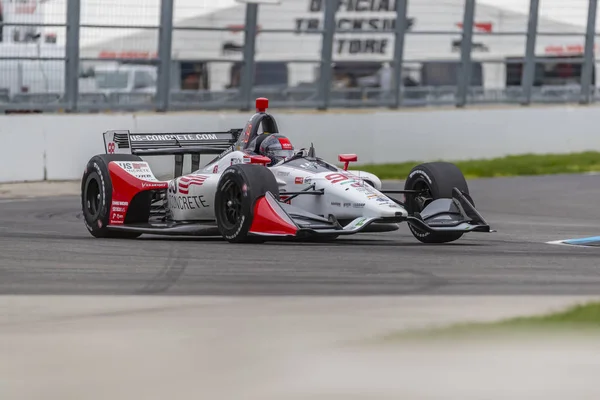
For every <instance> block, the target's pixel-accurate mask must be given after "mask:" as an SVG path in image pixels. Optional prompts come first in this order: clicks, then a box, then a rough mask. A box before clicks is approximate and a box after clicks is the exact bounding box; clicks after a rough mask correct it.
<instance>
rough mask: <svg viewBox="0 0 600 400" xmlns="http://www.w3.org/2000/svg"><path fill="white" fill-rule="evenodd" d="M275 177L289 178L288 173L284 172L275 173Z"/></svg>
mask: <svg viewBox="0 0 600 400" xmlns="http://www.w3.org/2000/svg"><path fill="white" fill-rule="evenodd" d="M275 175H276V176H290V173H289V172H286V171H277V173H276V174H275Z"/></svg>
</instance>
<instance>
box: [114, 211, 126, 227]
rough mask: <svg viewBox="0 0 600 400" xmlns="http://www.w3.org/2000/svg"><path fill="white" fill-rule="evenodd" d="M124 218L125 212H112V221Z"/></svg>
mask: <svg viewBox="0 0 600 400" xmlns="http://www.w3.org/2000/svg"><path fill="white" fill-rule="evenodd" d="M124 220H125V214H123V213H116V212H114V213H113V214H112V221H111V222H112V223H113V224H114V223H122V222H123V221H124Z"/></svg>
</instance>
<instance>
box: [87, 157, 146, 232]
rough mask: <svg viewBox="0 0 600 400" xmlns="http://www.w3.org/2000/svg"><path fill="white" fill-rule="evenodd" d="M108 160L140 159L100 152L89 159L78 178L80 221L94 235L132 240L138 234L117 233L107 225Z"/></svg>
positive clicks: (110, 198) (110, 191)
mask: <svg viewBox="0 0 600 400" xmlns="http://www.w3.org/2000/svg"><path fill="white" fill-rule="evenodd" d="M111 161H143V160H142V159H141V158H140V157H138V156H134V155H131V154H100V155H97V156H94V157H92V158H91V159H90V161H89V162H88V164H87V166H86V168H85V171H84V173H83V177H82V179H81V210H82V212H83V221H84V223H85V226H86V228H87V229H88V231H89V232H90V233H91V234H92V236H94V237H96V238H114V239H135V238H137V237H139V236H140V235H141V233H132V232H117V231H112V230H110V229H108V228H107V226H108V224H109V223H110V206H111V204H112V191H113V186H112V182H111V180H110V173H109V171H108V163H110V162H111ZM128 213H129V211H128Z"/></svg>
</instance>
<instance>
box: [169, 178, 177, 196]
mask: <svg viewBox="0 0 600 400" xmlns="http://www.w3.org/2000/svg"><path fill="white" fill-rule="evenodd" d="M168 192H169V193H172V194H175V193H177V181H176V180H172V181H169V190H168Z"/></svg>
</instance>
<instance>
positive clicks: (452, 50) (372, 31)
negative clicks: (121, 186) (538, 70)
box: [2, 0, 585, 90]
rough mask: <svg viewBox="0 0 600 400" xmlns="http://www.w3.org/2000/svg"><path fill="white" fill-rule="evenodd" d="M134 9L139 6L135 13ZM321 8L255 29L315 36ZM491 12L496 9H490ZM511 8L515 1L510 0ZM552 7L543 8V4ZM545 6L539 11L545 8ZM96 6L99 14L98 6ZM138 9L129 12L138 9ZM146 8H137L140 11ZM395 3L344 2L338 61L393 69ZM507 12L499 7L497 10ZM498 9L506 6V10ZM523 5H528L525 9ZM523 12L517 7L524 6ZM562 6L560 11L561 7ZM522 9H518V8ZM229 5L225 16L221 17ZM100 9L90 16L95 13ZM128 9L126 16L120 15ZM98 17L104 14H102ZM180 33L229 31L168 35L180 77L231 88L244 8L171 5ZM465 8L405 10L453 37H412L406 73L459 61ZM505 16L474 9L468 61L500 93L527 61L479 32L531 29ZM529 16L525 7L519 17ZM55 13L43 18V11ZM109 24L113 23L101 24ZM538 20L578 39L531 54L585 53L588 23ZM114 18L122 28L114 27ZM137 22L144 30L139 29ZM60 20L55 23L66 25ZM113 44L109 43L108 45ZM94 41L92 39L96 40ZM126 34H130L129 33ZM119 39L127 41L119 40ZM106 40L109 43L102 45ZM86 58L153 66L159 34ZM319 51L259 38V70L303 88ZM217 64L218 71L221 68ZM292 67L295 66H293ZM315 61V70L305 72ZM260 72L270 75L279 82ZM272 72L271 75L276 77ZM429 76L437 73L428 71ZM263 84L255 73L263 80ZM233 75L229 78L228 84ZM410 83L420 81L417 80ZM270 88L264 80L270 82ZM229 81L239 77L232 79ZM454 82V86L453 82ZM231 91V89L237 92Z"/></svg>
mask: <svg viewBox="0 0 600 400" xmlns="http://www.w3.org/2000/svg"><path fill="white" fill-rule="evenodd" d="M2 1H3V2H4V3H7V2H9V3H10V2H26V3H27V2H35V1H40V0H2ZM136 1H137V2H138V3H139V4H140V5H138V3H136ZM323 1H324V0H283V1H282V4H281V5H277V6H276V5H262V6H260V10H259V25H260V27H261V28H262V29H318V28H321V27H322V26H323V10H322V8H321V7H322V3H323ZM486 1H487V2H490V1H492V0H486ZM511 1H512V3H514V4H516V2H515V0H511ZM544 1H548V0H544ZM544 1H542V7H543V4H544ZM96 3H98V4H96ZM134 3H135V4H134ZM142 3H144V4H145V6H144V7H142V6H141V4H142ZM394 3H395V2H394V1H393V0H342V6H341V8H340V10H339V12H338V13H337V15H336V23H337V25H338V27H339V28H340V29H356V30H357V31H359V33H353V34H341V33H340V34H337V35H336V37H335V43H334V48H333V53H334V54H333V57H334V61H337V62H345V61H363V62H382V61H387V60H391V59H392V57H393V52H394V36H393V34H390V33H381V32H380V30H381V29H385V28H389V27H392V26H393V25H394V23H395V10H394V9H393V6H394ZM499 3H500V4H503V1H500V2H499ZM504 3H507V4H508V3H509V2H508V0H507V1H505V2H504ZM521 3H523V4H525V3H526V2H524V1H523V2H521ZM521 3H519V4H521ZM564 3H565V2H564V1H563V4H564ZM523 4H521V6H522V5H523ZM223 5H225V7H223ZM94 6H95V7H96V8H93V7H94ZM126 6H127V7H126ZM57 7H58V9H60V10H63V9H64V8H63V7H65V0H51V1H50V2H49V3H46V4H45V5H44V10H46V11H45V14H46V15H45V16H44V21H45V22H58V19H60V18H58V19H57V18H54V19H52V18H49V17H50V16H51V15H57V14H59V13H57V12H56V11H57ZM101 7H104V8H105V9H106V10H110V13H109V12H108V11H106V13H104V14H103V13H102V12H101V11H102V10H101ZM175 7H176V9H175V25H176V27H215V28H229V29H230V31H220V32H219V31H212V32H211V31H192V30H176V31H175V32H174V34H173V57H174V59H176V60H186V61H189V62H190V63H189V64H187V65H185V66H183V67H182V68H199V69H200V70H201V71H202V74H203V78H204V79H205V80H206V82H207V83H206V84H205V85H208V86H209V87H210V89H213V90H215V89H217V90H218V89H221V88H223V87H225V86H227V85H228V84H230V83H231V81H232V73H231V66H232V63H233V62H235V61H240V60H241V59H242V56H241V52H240V51H239V48H240V46H241V45H242V44H243V40H244V35H243V32H240V31H239V29H240V28H243V24H244V19H245V5H242V4H237V3H234V2H233V0H175ZM463 7H464V0H411V1H409V9H408V17H409V18H410V21H411V26H410V31H413V32H414V31H451V32H454V34H452V35H430V34H428V35H414V34H410V33H409V34H408V35H407V37H406V40H405V52H404V58H405V65H406V66H407V67H412V68H413V69H415V70H416V71H419V68H420V65H421V64H420V62H421V61H426V60H429V61H431V60H449V61H458V60H459V59H460V45H459V42H460V35H461V28H460V23H461V22H462V18H463V11H464V10H463ZM523 8H524V7H521V11H524V12H517V11H510V10H507V9H506V8H504V7H500V6H493V5H486V4H482V2H481V1H480V2H478V4H477V7H476V15H475V22H476V27H475V31H476V32H477V34H476V35H475V38H474V42H475V47H474V51H473V59H474V60H475V61H483V62H485V63H484V64H483V82H482V83H483V85H484V86H485V87H486V88H501V87H504V86H505V84H506V65H505V63H504V61H505V59H506V58H507V57H522V56H523V54H524V52H525V42H526V38H525V36H524V35H515V36H507V35H502V36H492V35H487V36H486V35H485V32H505V33H506V32H524V31H526V29H527V20H528V16H527V14H526V9H525V10H523ZM525 8H526V7H525ZM50 9H52V10H54V11H53V13H49V11H48V10H50ZM159 11H160V1H159V0H135V1H134V0H128V1H127V2H124V1H122V0H103V2H93V4H92V2H90V3H87V2H82V18H81V19H82V23H120V24H127V22H126V21H131V24H132V25H135V24H140V23H141V24H147V25H158V23H159ZM109 14H110V16H111V17H110V18H108V17H107V16H108V15H109ZM543 14H544V13H543V12H542V16H540V20H539V30H540V31H542V32H553V33H559V32H565V33H566V32H578V33H581V36H580V37H574V36H545V37H544V36H540V37H538V39H537V45H536V54H537V55H538V56H543V55H557V54H561V55H565V54H578V53H581V52H582V51H583V43H584V37H583V34H584V30H585V26H584V25H583V24H584V23H585V20H583V21H581V22H582V24H567V23H564V22H558V21H555V20H551V19H548V18H545V17H544V16H543ZM117 16H118V17H119V18H120V19H118V18H117ZM142 19H143V21H142ZM64 21H65V18H64V16H63V18H62V19H60V22H64ZM48 30H51V31H53V32H57V33H58V46H60V45H61V44H63V43H64V35H62V33H63V32H62V31H64V30H62V31H61V30H59V29H56V28H55V29H54V30H52V29H51V28H48V29H46V31H48ZM107 31H110V37H108V36H106V35H109V32H107ZM96 32H97V33H98V34H96ZM125 32H126V31H125ZM120 33H123V31H122V32H120ZM107 37H108V38H107ZM81 44H82V56H83V57H99V58H106V57H115V56H117V57H123V58H130V57H136V58H137V57H142V58H144V57H145V58H154V57H156V54H157V50H158V32H157V31H156V30H154V31H153V30H143V29H132V30H131V31H129V33H128V34H127V33H125V34H122V35H117V34H116V32H114V31H112V30H107V29H104V30H102V34H101V32H100V31H98V30H94V31H92V30H90V29H87V30H82V39H81ZM320 50H321V36H320V35H319V34H310V35H309V34H294V33H270V32H264V33H260V34H259V35H258V36H257V54H256V60H257V61H290V63H288V65H287V71H288V74H287V76H285V81H286V83H287V84H289V85H291V86H295V85H298V84H300V83H302V82H312V81H314V80H315V79H316V77H317V74H318V67H319V60H320ZM217 61H220V62H217ZM293 61H296V62H293ZM311 61H312V63H310V62H311ZM269 71H270V70H265V72H266V73H267V75H269V74H271V75H272V74H273V73H276V72H272V73H271V72H269ZM272 71H275V70H272ZM429 71H430V74H429V75H431V72H432V71H434V70H433V69H430V70H429ZM437 73H439V74H440V75H439V79H441V80H443V78H444V77H443V75H442V74H444V73H445V74H448V73H450V74H453V72H452V71H451V70H444V69H441V70H438V71H437ZM259 74H260V72H259ZM233 75H235V74H233ZM418 75H419V74H418V73H417V76H416V78H415V79H416V80H420V79H422V76H418ZM267 78H268V76H267ZM233 79H234V80H235V76H234V78H233ZM449 79H450V78H449ZM234 83H235V82H234Z"/></svg>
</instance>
